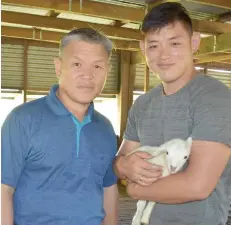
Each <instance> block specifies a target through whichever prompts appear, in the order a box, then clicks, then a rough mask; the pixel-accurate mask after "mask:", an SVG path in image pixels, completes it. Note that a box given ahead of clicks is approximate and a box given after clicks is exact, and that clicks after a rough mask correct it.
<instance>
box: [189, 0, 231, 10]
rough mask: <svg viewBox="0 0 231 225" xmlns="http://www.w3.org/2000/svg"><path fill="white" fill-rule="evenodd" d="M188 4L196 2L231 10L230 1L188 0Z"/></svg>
mask: <svg viewBox="0 0 231 225" xmlns="http://www.w3.org/2000/svg"><path fill="white" fill-rule="evenodd" d="M186 1H188V2H194V3H198V4H203V5H209V6H211V5H212V6H216V7H220V8H225V9H231V1H230V0H219V1H218V0H186Z"/></svg>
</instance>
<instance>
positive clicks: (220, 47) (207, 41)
mask: <svg viewBox="0 0 231 225" xmlns="http://www.w3.org/2000/svg"><path fill="white" fill-rule="evenodd" d="M230 40H231V32H230V33H226V34H220V35H216V36H210V37H206V38H203V39H202V40H201V44H200V48H199V50H198V52H197V54H196V57H198V56H200V55H205V54H211V53H216V52H226V51H230V50H231V41H230Z"/></svg>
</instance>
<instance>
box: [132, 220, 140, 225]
mask: <svg viewBox="0 0 231 225" xmlns="http://www.w3.org/2000/svg"><path fill="white" fill-rule="evenodd" d="M132 225H141V222H140V220H132Z"/></svg>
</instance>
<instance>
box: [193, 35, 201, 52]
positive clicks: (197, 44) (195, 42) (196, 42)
mask: <svg viewBox="0 0 231 225" xmlns="http://www.w3.org/2000/svg"><path fill="white" fill-rule="evenodd" d="M200 42H201V35H200V33H199V32H193V35H192V37H191V47H192V53H193V54H194V53H196V52H197V50H198V49H199V47H200Z"/></svg>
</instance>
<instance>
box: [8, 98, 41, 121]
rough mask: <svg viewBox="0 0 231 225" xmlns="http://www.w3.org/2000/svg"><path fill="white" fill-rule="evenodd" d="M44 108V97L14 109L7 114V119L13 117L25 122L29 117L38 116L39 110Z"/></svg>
mask: <svg viewBox="0 0 231 225" xmlns="http://www.w3.org/2000/svg"><path fill="white" fill-rule="evenodd" d="M44 106H45V97H43V98H40V99H36V100H33V101H30V102H27V103H23V104H21V105H19V106H17V107H15V108H14V109H13V110H12V111H11V112H10V114H9V116H8V118H11V117H14V118H16V119H17V120H20V121H21V120H23V121H25V122H26V121H27V120H28V118H29V117H32V116H35V115H38V114H40V112H41V109H43V108H44Z"/></svg>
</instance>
